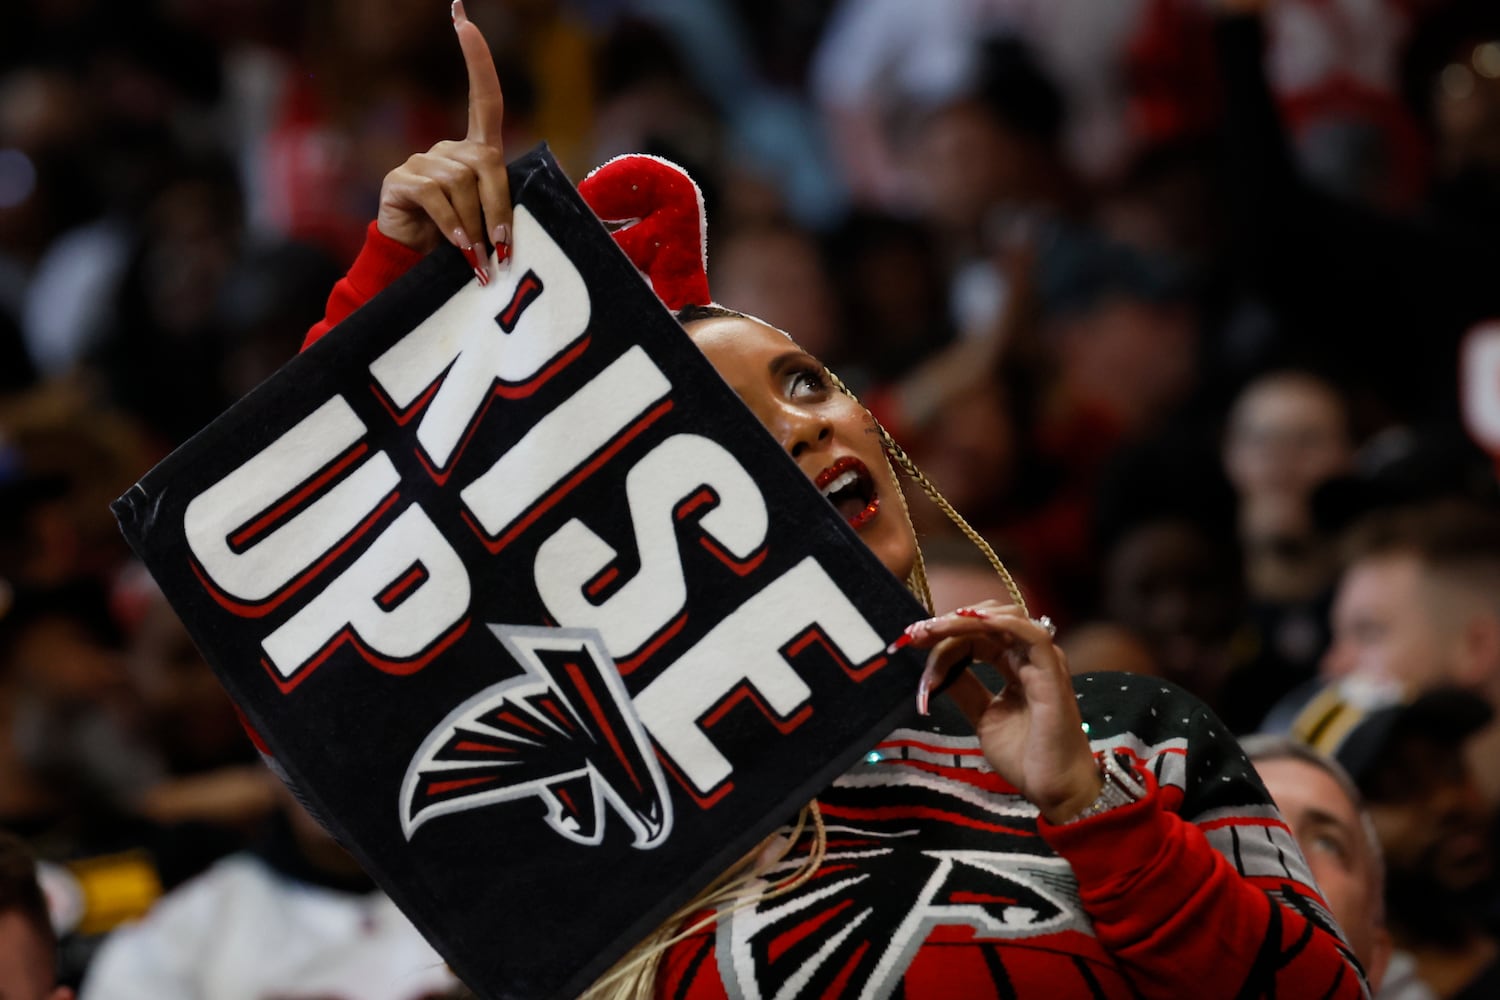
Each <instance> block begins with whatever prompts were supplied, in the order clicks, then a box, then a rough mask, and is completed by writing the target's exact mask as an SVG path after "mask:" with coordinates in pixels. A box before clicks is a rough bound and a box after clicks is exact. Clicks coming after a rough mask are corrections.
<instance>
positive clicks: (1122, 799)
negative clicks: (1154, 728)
mask: <svg viewBox="0 0 1500 1000" xmlns="http://www.w3.org/2000/svg"><path fill="white" fill-rule="evenodd" d="M1095 760H1096V762H1097V763H1098V765H1099V777H1100V778H1102V779H1103V781H1104V784H1103V786H1102V787H1101V788H1100V789H1099V796H1098V798H1096V799H1094V801H1093V802H1090V803H1089V804H1088V805H1087V806H1085V807H1084V809H1083V811H1082V812H1080V813H1079V814H1078V815H1077V816H1074V817H1073V818H1072V819H1066V820H1063V822H1062V824H1061V825H1063V826H1067V825H1068V824H1069V823H1077V822H1079V821H1081V820H1085V819H1090V818H1092V817H1094V816H1098V815H1100V814H1101V813H1107V812H1109V811H1110V810H1111V809H1117V808H1119V807H1120V806H1128V805H1130V803H1132V802H1139V801H1140V800H1141V799H1143V798H1145V797H1146V786H1145V784H1144V783H1143V782H1142V781H1141V780H1140V778H1138V777H1136V775H1135V774H1134V773H1133V772H1132V770H1131V769H1130V768H1129V767H1128V766H1127V765H1125V764H1124V763H1122V762H1121V761H1120V759H1119V758H1118V757H1116V756H1115V753H1114V751H1112V750H1106V751H1105V752H1104V753H1101V754H1100V755H1099V756H1098V757H1097V758H1095Z"/></svg>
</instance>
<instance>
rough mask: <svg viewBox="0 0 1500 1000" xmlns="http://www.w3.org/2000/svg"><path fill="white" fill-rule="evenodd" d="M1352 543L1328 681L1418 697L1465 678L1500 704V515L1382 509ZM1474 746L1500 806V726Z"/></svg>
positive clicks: (1435, 507) (1325, 669)
mask: <svg viewBox="0 0 1500 1000" xmlns="http://www.w3.org/2000/svg"><path fill="white" fill-rule="evenodd" d="M1346 546H1347V558H1346V561H1345V568H1344V571H1343V575H1342V577H1341V578H1340V580H1339V584H1338V589H1337V591H1336V595H1335V598H1334V604H1333V620H1332V624H1333V643H1332V645H1331V646H1330V647H1329V650H1328V653H1327V655H1326V657H1325V658H1324V660H1323V663H1322V666H1321V672H1322V674H1323V676H1324V678H1325V679H1328V680H1335V681H1341V682H1343V683H1345V684H1346V685H1347V684H1348V683H1349V682H1350V681H1353V682H1355V683H1361V684H1364V685H1366V686H1369V685H1375V686H1378V687H1395V688H1397V689H1399V690H1401V691H1404V692H1406V693H1408V694H1413V695H1414V694H1419V693H1421V692H1423V691H1425V690H1427V689H1429V688H1433V687H1436V686H1439V685H1445V684H1455V685H1459V686H1461V687H1464V688H1467V689H1468V690H1470V691H1472V692H1474V693H1476V694H1477V695H1479V696H1480V697H1482V698H1483V699H1485V700H1486V701H1487V702H1488V703H1489V704H1490V705H1491V706H1492V707H1493V706H1496V705H1500V511H1497V510H1495V509H1493V508H1492V507H1489V506H1486V505H1479V504H1475V503H1471V502H1464V501H1460V500H1442V501H1436V502H1432V503H1428V504H1423V505H1417V506H1409V507H1395V508H1391V509H1389V510H1383V511H1377V512H1375V513H1373V514H1371V515H1369V516H1367V517H1366V518H1365V519H1363V520H1362V521H1360V522H1359V523H1358V524H1357V525H1356V527H1355V528H1354V529H1353V530H1352V531H1351V532H1350V535H1349V537H1348V539H1347V542H1346ZM1328 696H1329V697H1337V692H1336V691H1334V692H1330V693H1329V695H1328ZM1470 752H1471V757H1470V759H1471V761H1472V763H1473V764H1474V765H1475V772H1474V773H1475V776H1476V778H1477V779H1478V780H1479V782H1480V784H1481V788H1482V789H1483V791H1484V793H1485V798H1486V799H1487V800H1488V801H1489V802H1490V804H1491V806H1492V808H1493V807H1495V806H1500V778H1497V776H1496V775H1495V769H1494V766H1493V762H1494V761H1495V760H1497V759H1500V726H1495V725H1489V726H1486V727H1484V729H1483V731H1482V732H1479V733H1476V734H1475V736H1474V739H1473V740H1471V741H1470Z"/></svg>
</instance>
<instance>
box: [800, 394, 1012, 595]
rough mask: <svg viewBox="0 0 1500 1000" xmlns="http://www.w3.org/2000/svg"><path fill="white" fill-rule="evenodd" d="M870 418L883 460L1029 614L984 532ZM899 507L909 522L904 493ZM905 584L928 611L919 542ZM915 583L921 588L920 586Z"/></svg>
mask: <svg viewBox="0 0 1500 1000" xmlns="http://www.w3.org/2000/svg"><path fill="white" fill-rule="evenodd" d="M828 378H829V380H830V381H831V382H832V383H833V384H834V385H835V386H836V387H837V388H838V390H839V391H840V392H842V393H843V394H844V395H846V396H848V397H849V398H850V399H852V400H854V401H855V402H856V403H859V397H858V396H856V395H854V392H853V390H851V389H850V388H849V387H848V386H847V385H845V384H844V380H843V379H841V378H839V377H838V376H837V375H835V374H834V373H833V372H831V371H829V372H828ZM860 406H864V404H863V403H860ZM864 408H865V411H866V412H869V409H870V408H869V407H868V406H865V407H864ZM870 419H871V420H872V421H874V423H875V430H876V431H877V432H879V434H880V444H881V446H882V447H883V448H884V449H885V454H886V461H888V462H889V461H894V462H895V463H896V464H897V465H898V466H900V467H901V471H902V472H905V473H906V474H907V476H909V477H910V478H911V480H912V482H914V483H916V484H917V485H918V486H920V487H921V488H922V492H923V493H926V494H927V496H928V499H930V500H931V501H932V502H933V503H935V504H937V506H938V510H941V511H942V512H943V514H944V516H945V517H947V518H948V520H950V521H952V522H953V524H954V525H955V526H956V527H957V528H958V530H959V531H962V532H963V533H964V537H965V538H967V539H968V540H969V541H970V542H972V543H974V547H975V548H977V549H978V550H979V551H980V552H981V553H983V554H984V558H985V559H986V560H988V561H989V564H990V567H991V568H992V569H994V571H995V573H996V575H998V576H999V577H1000V581H1001V582H1002V583H1004V584H1005V590H1006V592H1007V593H1008V594H1009V595H1010V599H1011V601H1012V602H1013V603H1014V604H1016V605H1017V606H1018V607H1020V609H1021V613H1022V614H1024V615H1026V616H1028V617H1030V614H1031V613H1030V612H1029V611H1027V610H1026V598H1025V597H1023V596H1022V595H1021V588H1020V587H1018V586H1017V585H1016V581H1015V578H1014V577H1012V576H1011V575H1010V570H1008V569H1006V568H1005V563H1003V562H1001V561H1000V557H999V556H997V555H996V554H995V549H994V547H993V546H991V545H990V543H989V542H988V541H987V540H986V539H985V537H984V536H983V535H981V534H980V533H979V532H978V531H976V530H974V527H973V526H972V525H971V524H969V522H968V521H967V520H965V519H964V516H963V515H962V514H960V513H959V512H958V510H957V508H955V507H954V506H953V504H951V503H949V502H948V498H947V497H945V496H943V494H942V492H941V491H940V490H939V489H938V488H937V486H936V485H934V484H933V482H932V480H930V479H928V478H927V474H926V473H924V472H923V471H922V470H921V469H919V468H917V463H916V462H913V461H912V460H911V456H909V455H907V454H906V449H904V448H902V447H901V446H900V445H899V444H897V443H896V439H895V438H893V437H891V432H890V431H888V430H886V429H885V426H884V425H883V424H881V422H880V421H879V420H876V419H875V415H874V414H873V413H871V414H870ZM901 508H902V510H903V511H905V512H906V520H907V523H908V524H910V523H911V511H910V509H909V508H907V506H906V497H905V496H904V495H902V496H901ZM914 530H915V529H914ZM913 580H916V581H918V583H917V584H916V585H913ZM907 585H908V586H910V587H911V588H912V591H913V592H914V593H915V594H916V595H917V597H918V598H919V599H920V600H922V602H923V603H924V604H925V605H926V606H927V608H928V610H929V611H930V610H933V608H932V592H931V590H930V589H929V588H928V586H927V564H926V562H925V561H924V560H923V559H922V546H921V545H920V544H918V545H917V558H916V562H915V564H914V565H913V566H912V577H911V578H910V579H908V581H907ZM918 587H920V588H921V589H920V590H919V589H918Z"/></svg>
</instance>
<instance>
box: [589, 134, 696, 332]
mask: <svg viewBox="0 0 1500 1000" xmlns="http://www.w3.org/2000/svg"><path fill="white" fill-rule="evenodd" d="M578 193H579V194H581V195H583V200H584V201H586V202H587V203H588V206H589V207H590V208H592V209H593V210H594V214H595V215H597V216H599V218H600V220H601V221H603V222H604V224H605V225H606V226H607V227H609V229H610V232H611V235H613V236H614V238H615V242H616V243H617V244H619V246H620V249H621V250H624V251H625V256H627V257H629V258H630V260H631V262H632V263H634V264H635V266H636V269H637V270H639V271H640V272H641V273H642V274H643V275H645V276H646V280H647V281H648V282H649V283H650V284H651V288H652V290H653V291H655V292H656V295H657V297H658V298H660V299H661V300H662V302H663V303H665V304H666V307H667V308H668V309H670V310H672V311H673V312H674V313H675V312H677V311H678V310H679V309H681V308H682V307H684V306H689V305H699V306H706V305H708V304H709V303H710V302H711V301H712V298H711V297H710V296H709V294H708V221H707V218H706V217H705V216H704V213H703V192H702V191H700V190H699V189H698V185H697V183H695V182H694V181H693V179H692V178H691V177H689V176H688V174H687V171H686V170H683V169H682V168H681V167H679V166H678V165H677V164H675V163H672V162H670V161H668V160H664V159H662V158H661V157H659V156H650V155H647V154H645V153H627V154H625V155H624V156H617V157H615V158H614V159H612V160H610V161H608V162H606V163H604V164H602V165H600V166H598V167H595V168H594V169H593V170H592V171H590V172H589V175H588V176H587V177H585V178H584V179H583V180H582V181H581V182H579V185H578Z"/></svg>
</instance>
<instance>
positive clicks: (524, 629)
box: [401, 625, 672, 849]
mask: <svg viewBox="0 0 1500 1000" xmlns="http://www.w3.org/2000/svg"><path fill="white" fill-rule="evenodd" d="M490 630H491V631H492V632H493V633H494V635H495V637H496V638H497V639H499V640H500V642H501V644H502V645H503V646H504V647H505V648H506V650H507V651H508V652H509V653H510V654H511V656H512V657H514V658H515V660H516V662H517V663H519V664H520V665H521V667H522V668H523V670H524V671H525V673H523V674H522V675H521V676H519V677H513V678H511V679H509V680H506V681H502V682H501V683H499V684H495V685H493V686H491V687H488V688H486V689H484V690H483V691H480V692H479V693H478V694H476V695H474V696H473V697H472V698H470V699H469V700H468V701H466V702H464V703H463V704H462V705H460V706H459V707H458V708H456V709H454V710H453V711H452V712H451V713H449V715H448V717H447V718H446V719H444V720H443V721H442V723H440V724H439V725H438V726H437V728H436V729H434V730H433V731H432V733H431V735H429V736H428V737H427V739H426V740H424V741H423V743H422V746H421V748H420V749H419V750H418V751H417V754H416V756H415V757H414V758H413V759H412V762H411V764H410V765H409V766H408V768H407V771H406V778H405V780H404V781H403V782H402V785H401V827H402V830H403V832H404V833H405V834H406V838H407V839H408V840H410V839H411V838H412V836H413V835H414V834H415V833H416V831H417V828H418V827H420V826H421V825H422V824H423V823H426V822H427V821H429V820H431V819H433V818H435V817H438V816H443V815H447V814H449V813H455V812H462V811H467V810H470V809H477V808H480V807H487V806H495V805H499V804H502V803H506V802H514V801H517V800H521V799H529V798H533V797H535V798H539V799H541V800H542V802H543V804H544V805H545V807H546V810H547V813H546V821H547V823H548V825H549V826H551V827H552V829H553V830H555V831H556V832H557V833H558V834H560V835H562V836H563V837H566V838H567V839H568V840H571V841H573V842H574V843H577V844H583V845H587V846H597V845H598V844H600V843H601V842H602V841H603V840H604V832H605V826H606V818H607V815H608V812H607V810H606V806H608V807H610V808H612V809H613V810H614V812H615V813H616V814H617V815H618V816H619V817H620V818H621V819H622V820H624V822H625V824H626V826H628V827H629V828H630V831H631V833H632V835H633V836H634V846H636V847H638V848H643V849H649V848H652V847H656V846H658V845H660V844H661V843H663V842H664V841H665V840H666V839H667V837H668V835H670V833H671V830H672V807H671V799H670V798H669V796H668V792H667V787H666V783H665V779H664V778H663V775H662V771H661V765H660V764H659V763H658V761H657V759H656V755H655V753H653V752H652V749H651V743H650V739H649V737H648V736H647V735H646V731H645V728H644V727H643V726H642V725H641V722H640V719H639V718H638V717H637V716H636V713H635V709H634V707H633V705H632V704H631V701H630V695H629V693H628V692H626V690H625V686H624V683H623V682H622V681H621V680H620V675H619V672H618V671H617V670H616V669H615V665H614V661H613V660H612V659H611V658H610V656H609V654H608V653H607V652H606V651H605V649H604V645H603V642H602V640H601V639H600V637H599V634H598V633H597V632H596V631H594V630H593V629H570V628H545V627H540V626H520V625H491V626H490Z"/></svg>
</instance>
